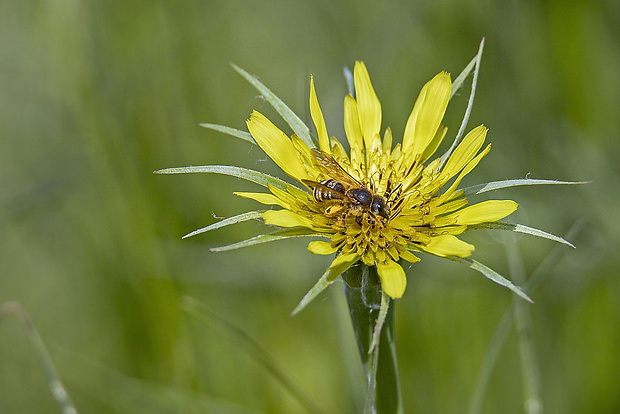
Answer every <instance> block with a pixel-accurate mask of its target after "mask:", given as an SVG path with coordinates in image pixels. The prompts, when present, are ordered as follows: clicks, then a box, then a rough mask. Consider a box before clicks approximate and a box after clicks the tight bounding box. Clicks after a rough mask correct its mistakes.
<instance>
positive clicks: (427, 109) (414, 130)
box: [403, 72, 452, 159]
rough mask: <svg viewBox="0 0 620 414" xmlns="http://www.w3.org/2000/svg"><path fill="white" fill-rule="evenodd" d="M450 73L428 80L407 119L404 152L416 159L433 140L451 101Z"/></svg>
mask: <svg viewBox="0 0 620 414" xmlns="http://www.w3.org/2000/svg"><path fill="white" fill-rule="evenodd" d="M451 92H452V82H451V81H450V74H448V73H446V72H441V73H439V74H438V75H436V76H435V77H434V78H433V79H431V80H430V81H428V82H427V83H426V85H424V87H423V88H422V90H421V91H420V95H418V99H417V100H416V102H415V104H414V105H413V110H412V111H411V114H410V115H409V119H408V120H407V125H406V126H405V132H404V134H403V153H407V154H408V156H409V157H411V158H412V159H415V157H417V156H418V155H422V154H423V153H424V151H425V150H426V147H427V146H428V145H429V144H430V143H431V142H432V141H433V138H434V137H435V135H436V134H437V130H438V129H439V126H440V124H441V120H442V119H443V116H444V114H445V112H446V107H447V106H448V102H449V101H450V93H451Z"/></svg>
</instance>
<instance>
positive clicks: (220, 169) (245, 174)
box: [153, 165, 291, 190]
mask: <svg viewBox="0 0 620 414" xmlns="http://www.w3.org/2000/svg"><path fill="white" fill-rule="evenodd" d="M193 173H212V174H223V175H230V176H233V177H237V178H242V179H244V180H247V181H251V182H253V183H256V184H260V185H262V186H263V187H269V184H271V185H273V186H274V187H276V188H279V189H280V190H286V188H287V187H288V186H290V185H291V184H289V183H287V182H286V181H283V180H281V179H279V178H276V177H273V176H271V175H269V174H265V173H262V172H259V171H254V170H250V169H247V168H242V167H233V166H232V165H200V166H195V167H194V166H189V167H176V168H165V169H163V170H158V171H154V172H153V174H193Z"/></svg>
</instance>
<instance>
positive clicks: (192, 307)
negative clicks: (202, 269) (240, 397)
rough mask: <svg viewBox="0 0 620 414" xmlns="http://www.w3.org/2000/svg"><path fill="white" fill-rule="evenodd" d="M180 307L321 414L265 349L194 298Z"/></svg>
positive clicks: (310, 410) (312, 410)
mask: <svg viewBox="0 0 620 414" xmlns="http://www.w3.org/2000/svg"><path fill="white" fill-rule="evenodd" d="M180 307H181V309H182V310H183V311H185V312H186V313H188V314H189V315H191V316H193V317H194V318H196V319H198V320H199V321H201V322H204V323H206V324H208V325H210V326H213V327H215V328H217V329H219V330H220V331H221V332H223V333H224V334H226V336H228V338H229V339H230V340H231V341H232V342H234V343H235V344H236V345H238V346H240V347H241V348H243V350H244V351H245V352H246V353H247V354H248V355H249V356H250V357H251V358H252V359H254V360H255V361H256V362H258V363H259V364H260V365H261V366H262V367H263V368H265V369H266V370H267V371H268V372H269V373H270V374H271V375H272V376H273V377H274V378H275V379H276V380H277V381H278V382H279V383H280V384H281V385H282V386H283V387H284V388H285V389H286V390H287V391H288V392H289V393H290V394H291V395H292V396H293V397H294V398H295V399H296V400H297V402H299V404H300V405H302V406H303V407H305V408H306V409H307V410H308V411H309V412H311V413H322V412H323V411H322V410H321V409H320V408H319V407H318V406H317V405H316V403H315V402H314V401H312V400H311V399H310V397H309V396H307V395H306V394H305V393H304V391H303V390H302V389H300V388H299V387H297V386H296V385H295V383H293V381H292V380H291V379H290V378H289V377H288V376H287V375H286V374H285V373H284V372H283V371H282V370H281V369H280V368H279V367H278V364H277V363H276V361H275V360H274V359H273V358H272V357H271V356H270V355H269V354H268V353H267V351H265V349H264V348H263V347H262V346H261V345H260V344H259V343H258V342H256V341H255V340H254V339H253V338H252V337H250V336H249V335H248V334H247V333H246V332H244V331H242V330H241V329H239V328H238V327H236V326H235V325H233V324H231V323H230V322H228V321H226V320H225V319H223V318H222V317H220V316H219V315H217V314H216V313H215V312H213V311H211V310H210V309H208V308H207V307H206V306H205V305H203V304H202V303H200V302H199V301H197V300H196V299H194V298H191V297H189V296H184V297H182V298H181V300H180Z"/></svg>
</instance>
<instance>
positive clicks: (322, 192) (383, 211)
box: [302, 148, 390, 219]
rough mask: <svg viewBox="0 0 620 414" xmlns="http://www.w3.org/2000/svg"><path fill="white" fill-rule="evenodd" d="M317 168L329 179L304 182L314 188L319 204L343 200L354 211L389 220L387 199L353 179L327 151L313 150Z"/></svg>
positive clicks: (313, 192) (314, 194)
mask: <svg viewBox="0 0 620 414" xmlns="http://www.w3.org/2000/svg"><path fill="white" fill-rule="evenodd" d="M312 154H313V156H314V163H315V166H316V167H317V168H318V169H319V170H321V172H322V173H323V174H325V175H327V176H328V177H331V178H328V179H326V180H323V181H321V182H317V181H311V180H302V182H303V183H304V184H306V185H307V186H308V187H310V188H312V195H313V196H314V199H315V200H316V201H317V202H324V201H331V200H341V201H344V202H348V203H351V204H352V209H356V210H357V209H359V210H362V211H368V212H370V213H371V214H373V215H375V216H377V215H378V216H381V217H383V218H386V219H388V218H389V217H390V207H389V206H388V204H387V202H386V201H385V198H384V197H382V196H380V195H379V194H375V193H373V192H372V191H371V190H370V189H368V188H367V187H366V186H365V185H364V184H362V183H361V182H359V181H358V180H356V179H355V178H353V177H352V176H351V175H350V174H349V173H348V172H346V171H345V170H344V169H343V168H342V166H341V165H340V164H339V163H338V161H336V160H335V159H334V157H332V156H331V155H330V154H328V153H326V152H325V151H322V150H319V149H317V148H313V149H312Z"/></svg>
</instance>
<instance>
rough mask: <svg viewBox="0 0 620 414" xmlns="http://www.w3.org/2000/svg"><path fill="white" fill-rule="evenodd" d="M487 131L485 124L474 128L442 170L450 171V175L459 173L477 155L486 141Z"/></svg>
mask: <svg viewBox="0 0 620 414" xmlns="http://www.w3.org/2000/svg"><path fill="white" fill-rule="evenodd" d="M487 131H488V129H487V128H486V127H485V126H484V125H480V126H478V127H476V128H474V129H472V130H471V131H470V132H469V134H467V135H466V136H465V138H463V141H461V143H460V144H459V145H458V147H456V149H455V150H454V152H453V153H452V155H450V158H448V161H447V162H446V165H445V166H444V167H443V170H442V171H443V172H444V173H448V175H449V176H450V177H453V176H454V175H456V174H458V173H459V171H461V170H462V169H463V167H465V165H467V163H468V162H469V161H471V160H472V158H474V157H475V156H476V154H477V153H478V151H479V150H480V148H481V147H482V144H483V143H484V139H485V137H486V136H487Z"/></svg>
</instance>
